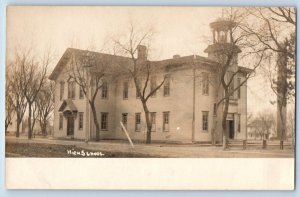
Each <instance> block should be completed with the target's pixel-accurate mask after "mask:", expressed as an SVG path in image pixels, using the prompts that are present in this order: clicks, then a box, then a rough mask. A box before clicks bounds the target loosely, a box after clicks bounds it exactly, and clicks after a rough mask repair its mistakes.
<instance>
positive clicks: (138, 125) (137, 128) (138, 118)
mask: <svg viewBox="0 0 300 197" xmlns="http://www.w3.org/2000/svg"><path fill="white" fill-rule="evenodd" d="M135 131H137V132H138V131H141V113H135Z"/></svg>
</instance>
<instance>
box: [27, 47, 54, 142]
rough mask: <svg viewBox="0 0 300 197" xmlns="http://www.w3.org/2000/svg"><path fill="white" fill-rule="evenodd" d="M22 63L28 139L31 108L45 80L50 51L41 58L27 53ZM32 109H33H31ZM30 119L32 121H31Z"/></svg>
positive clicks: (30, 127)
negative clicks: (26, 105)
mask: <svg viewBox="0 0 300 197" xmlns="http://www.w3.org/2000/svg"><path fill="white" fill-rule="evenodd" d="M24 58H27V59H26V61H25V62H24V64H22V67H21V71H22V80H23V83H24V87H23V94H24V95H25V98H26V101H27V104H28V139H31V138H32V126H33V124H32V123H35V120H33V119H34V118H33V115H34V114H33V112H35V110H34V109H33V105H34V102H35V100H36V98H37V96H38V93H39V91H40V90H41V88H42V86H43V84H44V83H45V80H46V73H47V68H48V66H49V64H50V61H51V55H50V51H47V52H46V53H45V54H44V55H43V57H42V58H41V59H39V58H38V57H36V56H34V55H31V54H30V53H29V54H28V57H26V56H24ZM33 110H34V111H33ZM32 120H33V121H34V122H32Z"/></svg>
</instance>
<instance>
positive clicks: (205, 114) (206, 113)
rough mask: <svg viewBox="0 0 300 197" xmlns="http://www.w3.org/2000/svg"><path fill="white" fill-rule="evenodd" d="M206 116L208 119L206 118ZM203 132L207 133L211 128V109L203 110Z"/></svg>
mask: <svg viewBox="0 0 300 197" xmlns="http://www.w3.org/2000/svg"><path fill="white" fill-rule="evenodd" d="M205 117H206V120H205V119H204V118H205ZM201 128H202V132H205V133H207V132H208V130H209V111H202V126H201Z"/></svg>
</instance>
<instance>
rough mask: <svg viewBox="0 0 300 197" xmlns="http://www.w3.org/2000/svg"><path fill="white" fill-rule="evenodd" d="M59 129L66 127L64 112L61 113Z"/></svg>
mask: <svg viewBox="0 0 300 197" xmlns="http://www.w3.org/2000/svg"><path fill="white" fill-rule="evenodd" d="M58 129H59V130H63V129H64V115H63V114H62V113H59V119H58Z"/></svg>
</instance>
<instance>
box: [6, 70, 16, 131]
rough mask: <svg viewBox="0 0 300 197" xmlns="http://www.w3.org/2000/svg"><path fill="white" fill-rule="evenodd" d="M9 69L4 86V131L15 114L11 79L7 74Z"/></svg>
mask: <svg viewBox="0 0 300 197" xmlns="http://www.w3.org/2000/svg"><path fill="white" fill-rule="evenodd" d="M10 71H11V70H7V72H6V86H5V133H6V132H7V129H8V126H9V125H10V124H11V123H12V118H13V116H14V115H15V114H14V111H15V108H14V98H13V91H12V79H11V76H10V75H9V74H8V72H10Z"/></svg>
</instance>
